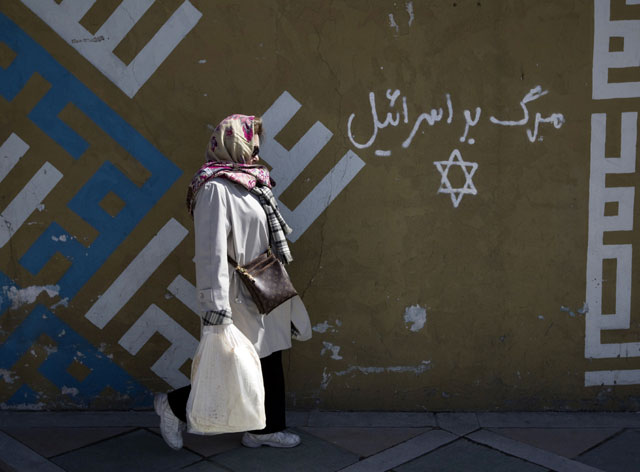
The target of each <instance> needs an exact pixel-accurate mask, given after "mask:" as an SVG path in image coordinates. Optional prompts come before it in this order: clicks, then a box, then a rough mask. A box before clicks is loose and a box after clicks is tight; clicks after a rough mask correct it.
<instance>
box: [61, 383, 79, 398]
mask: <svg viewBox="0 0 640 472" xmlns="http://www.w3.org/2000/svg"><path fill="white" fill-rule="evenodd" d="M61 392H62V394H63V395H71V396H72V397H75V396H76V395H77V394H78V393H80V391H79V390H78V389H77V388H75V387H67V386H66V385H63V386H62V390H61Z"/></svg>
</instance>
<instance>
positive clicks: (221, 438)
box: [147, 428, 242, 457]
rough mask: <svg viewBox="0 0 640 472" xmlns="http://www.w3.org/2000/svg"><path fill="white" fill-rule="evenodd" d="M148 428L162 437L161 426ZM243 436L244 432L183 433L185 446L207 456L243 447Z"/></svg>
mask: <svg viewBox="0 0 640 472" xmlns="http://www.w3.org/2000/svg"><path fill="white" fill-rule="evenodd" d="M147 429H148V430H149V431H152V432H154V433H155V434H156V435H158V436H160V437H162V435H161V434H160V428H147ZM241 438H242V433H229V434H214V435H203V434H190V433H186V432H185V433H184V434H183V435H182V441H183V443H184V447H186V448H187V449H189V450H191V451H193V452H196V453H198V454H200V455H201V456H205V457H209V456H213V455H215V454H220V453H221V452H226V451H229V450H231V449H235V448H237V447H241V444H240V439H241Z"/></svg>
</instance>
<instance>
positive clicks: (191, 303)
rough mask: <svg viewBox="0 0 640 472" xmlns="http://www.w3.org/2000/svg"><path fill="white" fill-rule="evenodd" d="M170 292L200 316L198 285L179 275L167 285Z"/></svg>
mask: <svg viewBox="0 0 640 472" xmlns="http://www.w3.org/2000/svg"><path fill="white" fill-rule="evenodd" d="M167 290H169V293H170V294H172V295H173V296H174V297H176V298H177V299H178V300H180V301H181V302H182V303H183V304H185V305H186V306H187V308H189V309H190V310H191V311H192V312H194V313H195V314H196V315H198V316H200V309H199V308H198V302H197V298H198V297H197V295H196V287H195V286H194V285H192V284H191V282H189V281H188V280H187V279H185V278H184V277H183V276H181V275H178V276H177V277H176V278H175V279H173V282H171V284H170V285H169V287H167Z"/></svg>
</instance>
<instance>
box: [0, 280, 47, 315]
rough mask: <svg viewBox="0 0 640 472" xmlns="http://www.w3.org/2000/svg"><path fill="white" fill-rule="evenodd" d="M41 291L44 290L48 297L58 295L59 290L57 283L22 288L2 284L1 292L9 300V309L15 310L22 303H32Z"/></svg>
mask: <svg viewBox="0 0 640 472" xmlns="http://www.w3.org/2000/svg"><path fill="white" fill-rule="evenodd" d="M42 292H46V293H47V295H49V297H50V298H53V297H56V296H58V293H59V292H60V286H59V285H43V286H37V285H33V286H31V287H25V288H22V289H19V290H18V289H17V288H16V287H14V286H7V285H5V286H3V287H2V293H3V294H4V295H5V296H6V297H8V298H9V300H11V309H12V310H15V309H17V308H20V307H21V306H22V305H28V304H31V303H34V302H35V301H36V298H38V295H40V294H41V293H42Z"/></svg>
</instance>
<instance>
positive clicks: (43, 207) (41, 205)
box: [36, 203, 45, 211]
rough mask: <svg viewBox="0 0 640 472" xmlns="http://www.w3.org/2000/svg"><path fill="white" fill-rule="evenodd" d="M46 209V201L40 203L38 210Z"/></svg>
mask: <svg viewBox="0 0 640 472" xmlns="http://www.w3.org/2000/svg"><path fill="white" fill-rule="evenodd" d="M44 209H45V206H44V203H40V204H39V205H38V206H37V207H36V210H38V211H43V210H44Z"/></svg>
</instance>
